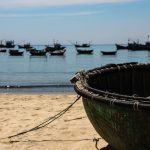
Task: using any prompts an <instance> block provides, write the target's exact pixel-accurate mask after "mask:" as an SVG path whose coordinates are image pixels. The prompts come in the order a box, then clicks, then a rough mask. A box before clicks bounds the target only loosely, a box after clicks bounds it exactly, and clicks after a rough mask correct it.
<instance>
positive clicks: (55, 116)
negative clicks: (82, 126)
mask: <svg viewBox="0 0 150 150" xmlns="http://www.w3.org/2000/svg"><path fill="white" fill-rule="evenodd" d="M80 98H81V96H80V95H77V98H76V100H75V101H74V102H73V103H71V104H70V105H69V106H68V107H67V108H65V109H63V110H62V111H60V112H59V113H57V114H56V115H54V116H53V117H48V118H47V119H45V121H43V122H42V123H40V124H39V125H37V126H35V127H33V128H31V129H29V130H26V131H22V132H20V133H17V134H14V135H10V136H8V137H4V138H0V140H3V139H10V142H11V138H13V137H16V136H19V135H23V134H26V133H28V132H32V131H35V130H38V129H41V128H44V127H45V126H47V125H48V124H50V123H52V122H54V121H55V120H57V119H58V118H60V117H61V116H62V115H64V114H65V113H66V112H67V111H68V110H69V109H70V108H71V107H72V106H73V105H74V104H75V103H76V102H77V101H78V100H79V99H80Z"/></svg>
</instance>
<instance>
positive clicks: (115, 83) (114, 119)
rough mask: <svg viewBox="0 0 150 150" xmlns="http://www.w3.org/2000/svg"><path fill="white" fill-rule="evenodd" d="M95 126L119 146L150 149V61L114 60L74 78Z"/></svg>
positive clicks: (122, 149) (128, 149)
mask: <svg viewBox="0 0 150 150" xmlns="http://www.w3.org/2000/svg"><path fill="white" fill-rule="evenodd" d="M71 81H72V83H74V89H75V91H76V92H77V93H78V94H79V95H81V96H82V99H83V104H84V108H85V111H86V113H87V116H88V118H89V120H90V121H91V123H92V125H93V127H94V128H95V130H96V131H97V132H98V133H99V135H100V136H101V137H102V138H104V139H105V140H106V141H107V142H108V143H109V144H110V145H111V146H112V147H113V148H115V149H116V150H150V98H148V96H149V95H150V64H138V63H131V64H130V63H128V64H118V65H115V64H111V65H108V66H107V65H106V66H104V67H101V68H95V69H93V70H89V71H87V72H84V71H83V72H79V73H77V74H76V76H75V77H74V78H73V79H72V80H71Z"/></svg>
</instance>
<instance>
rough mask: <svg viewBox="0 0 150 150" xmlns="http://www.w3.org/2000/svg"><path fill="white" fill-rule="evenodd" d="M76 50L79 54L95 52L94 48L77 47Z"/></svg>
mask: <svg viewBox="0 0 150 150" xmlns="http://www.w3.org/2000/svg"><path fill="white" fill-rule="evenodd" d="M76 51H77V52H78V54H92V53H93V49H79V48H76Z"/></svg>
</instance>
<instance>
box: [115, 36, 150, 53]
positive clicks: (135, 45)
mask: <svg viewBox="0 0 150 150" xmlns="http://www.w3.org/2000/svg"><path fill="white" fill-rule="evenodd" d="M115 45H116V48H117V50H119V49H128V50H132V51H139V50H140V51H141V50H142V51H143V50H150V41H149V36H148V40H147V41H146V42H145V43H144V44H142V43H140V42H139V40H137V41H134V40H128V44H127V46H123V45H119V44H115Z"/></svg>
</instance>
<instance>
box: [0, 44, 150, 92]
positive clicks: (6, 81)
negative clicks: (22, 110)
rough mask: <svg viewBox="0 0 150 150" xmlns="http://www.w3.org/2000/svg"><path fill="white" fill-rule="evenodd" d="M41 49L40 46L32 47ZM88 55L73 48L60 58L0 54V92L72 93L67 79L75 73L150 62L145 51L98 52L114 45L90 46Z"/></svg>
mask: <svg viewBox="0 0 150 150" xmlns="http://www.w3.org/2000/svg"><path fill="white" fill-rule="evenodd" d="M34 47H36V48H37V49H43V48H44V45H34ZM91 48H92V49H94V52H93V54H92V55H86V54H85V55H84V54H82V55H81V54H77V52H76V50H75V47H74V46H73V45H66V49H67V51H66V53H65V55H64V56H51V55H49V54H47V55H46V56H30V54H29V52H26V51H25V50H24V49H20V51H24V55H23V56H10V55H9V53H8V50H7V52H6V53H2V52H0V92H28V93H29V92H72V91H74V90H73V87H72V85H71V83H70V79H71V78H72V77H73V76H74V74H75V73H76V72H77V71H80V70H89V69H93V68H96V67H100V66H103V65H105V64H109V63H115V64H116V63H124V62H142V63H149V62H150V52H149V51H130V50H118V51H117V54H116V55H107V56H106V55H102V54H101V51H111V50H112V51H113V50H116V47H115V44H100V45H92V46H91Z"/></svg>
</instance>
